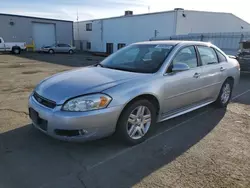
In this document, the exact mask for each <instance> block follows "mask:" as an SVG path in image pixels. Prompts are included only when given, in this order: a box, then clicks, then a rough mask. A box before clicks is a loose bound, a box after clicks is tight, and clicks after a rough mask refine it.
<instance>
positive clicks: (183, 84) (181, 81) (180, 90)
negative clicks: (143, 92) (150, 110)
mask: <svg viewBox="0 0 250 188" xmlns="http://www.w3.org/2000/svg"><path fill="white" fill-rule="evenodd" d="M177 63H182V64H186V65H188V67H189V70H186V71H181V72H172V71H171V67H173V66H174V64H177ZM169 69H170V70H168V71H167V74H166V76H165V79H166V83H165V85H164V110H163V113H164V114H163V116H171V115H173V114H175V113H178V112H180V111H183V110H185V109H188V108H191V107H192V106H195V105H196V104H198V103H199V102H201V100H202V95H201V88H202V84H203V83H202V80H201V79H200V75H201V72H202V68H201V67H200V66H199V63H198V58H197V53H196V49H195V47H194V46H187V47H184V48H182V49H181V50H179V52H177V54H176V56H175V57H174V58H173V60H172V63H171V65H170V68H169ZM163 118H164V117H163Z"/></svg>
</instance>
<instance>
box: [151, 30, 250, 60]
mask: <svg viewBox="0 0 250 188" xmlns="http://www.w3.org/2000/svg"><path fill="white" fill-rule="evenodd" d="M150 40H187V41H204V42H211V43H212V44H214V45H216V46H218V47H219V48H221V49H222V50H223V51H224V52H225V53H226V54H229V55H236V54H237V51H238V50H239V47H240V45H239V44H240V42H242V41H247V40H250V32H242V33H195V34H188V35H175V36H169V37H154V38H152V39H150Z"/></svg>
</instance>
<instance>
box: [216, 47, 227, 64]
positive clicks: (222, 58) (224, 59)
mask: <svg viewBox="0 0 250 188" xmlns="http://www.w3.org/2000/svg"><path fill="white" fill-rule="evenodd" d="M215 51H216V53H217V55H218V58H219V62H226V61H227V58H226V57H225V56H224V55H223V54H222V53H221V52H220V51H218V50H215Z"/></svg>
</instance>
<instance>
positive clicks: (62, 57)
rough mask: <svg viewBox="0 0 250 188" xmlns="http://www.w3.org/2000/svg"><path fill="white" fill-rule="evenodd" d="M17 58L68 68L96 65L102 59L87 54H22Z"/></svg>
mask: <svg viewBox="0 0 250 188" xmlns="http://www.w3.org/2000/svg"><path fill="white" fill-rule="evenodd" d="M18 57H22V58H26V59H30V60H35V61H42V62H46V63H52V64H58V65H65V66H70V67H82V66H89V65H93V64H96V63H98V62H100V61H101V60H102V59H104V58H103V57H98V56H92V55H91V54H89V53H76V54H72V55H70V54H47V53H30V52H23V53H21V54H20V55H18Z"/></svg>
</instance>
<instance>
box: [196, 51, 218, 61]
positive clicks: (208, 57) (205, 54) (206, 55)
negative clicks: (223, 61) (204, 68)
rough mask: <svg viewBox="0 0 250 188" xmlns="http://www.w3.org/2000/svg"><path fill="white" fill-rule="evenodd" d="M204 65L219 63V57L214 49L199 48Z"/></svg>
mask: <svg viewBox="0 0 250 188" xmlns="http://www.w3.org/2000/svg"><path fill="white" fill-rule="evenodd" d="M197 48H198V51H199V54H200V57H201V62H202V65H211V64H216V63H218V59H217V55H216V53H215V51H214V49H212V48H210V47H207V46H197Z"/></svg>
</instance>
